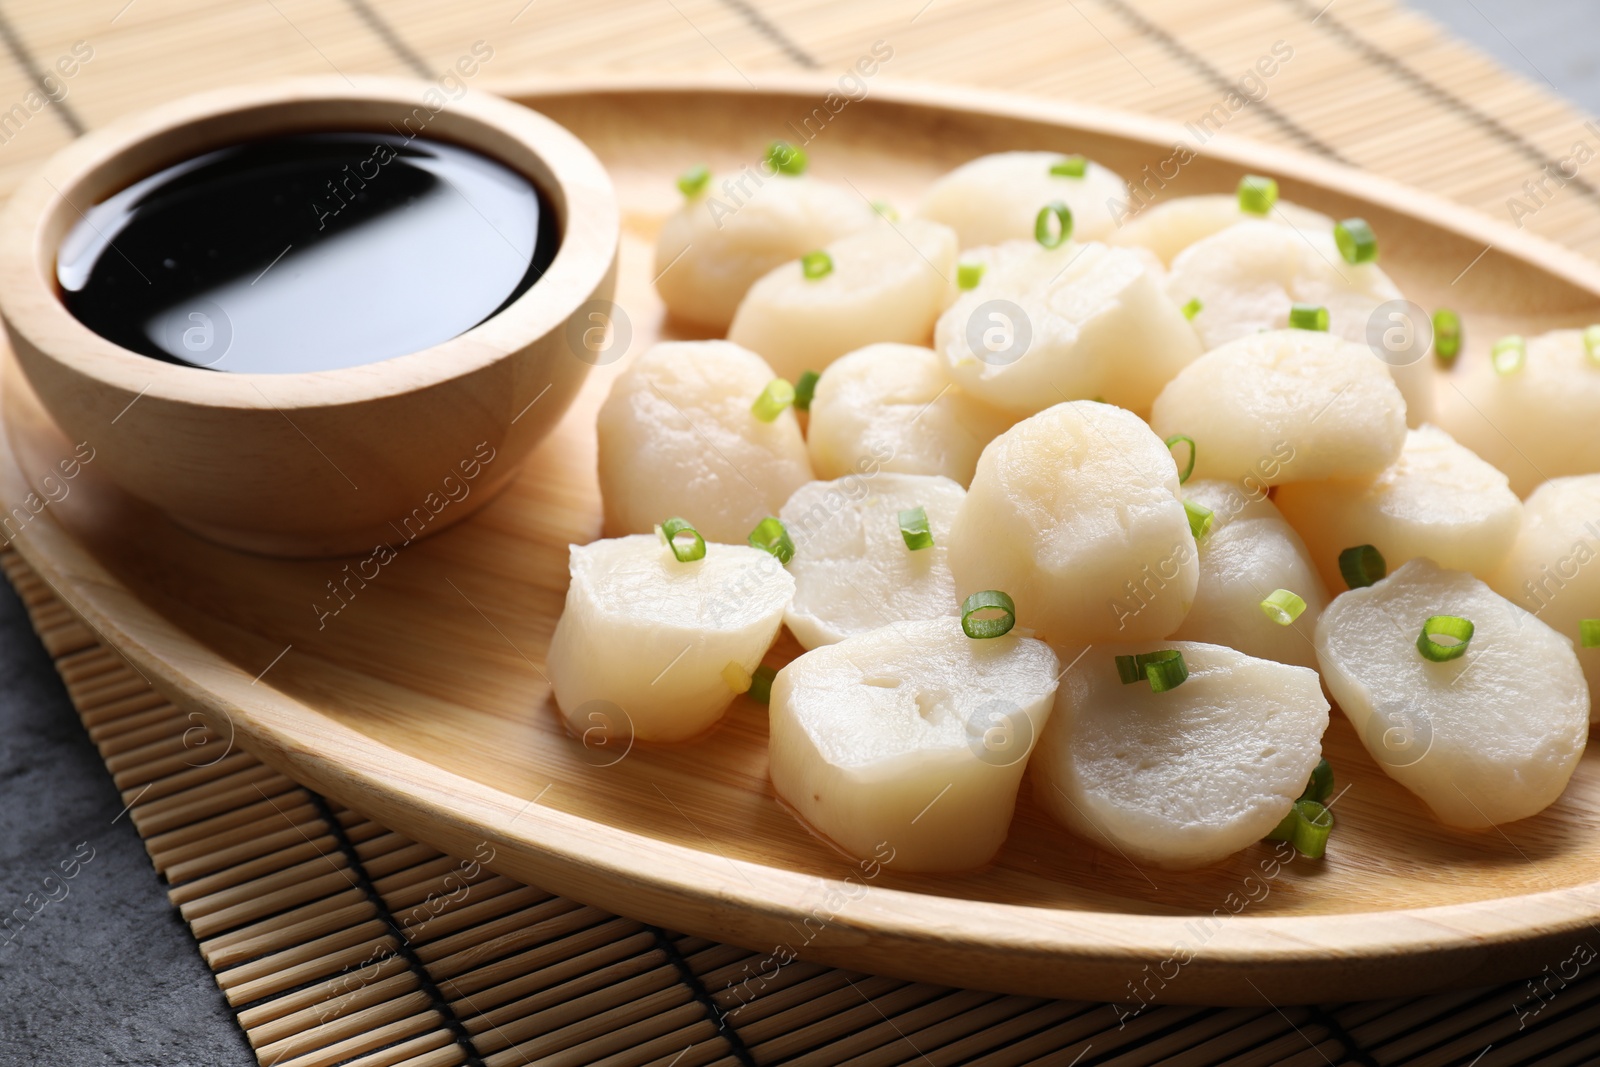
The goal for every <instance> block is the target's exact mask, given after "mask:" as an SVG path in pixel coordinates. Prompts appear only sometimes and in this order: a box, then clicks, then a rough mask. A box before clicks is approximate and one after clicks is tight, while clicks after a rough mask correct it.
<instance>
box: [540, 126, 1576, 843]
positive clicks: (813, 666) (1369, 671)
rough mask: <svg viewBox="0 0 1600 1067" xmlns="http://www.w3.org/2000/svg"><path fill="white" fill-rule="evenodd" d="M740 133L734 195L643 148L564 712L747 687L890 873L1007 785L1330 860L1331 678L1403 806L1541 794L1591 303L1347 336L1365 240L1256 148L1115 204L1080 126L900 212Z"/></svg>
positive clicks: (670, 725)
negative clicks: (1220, 181)
mask: <svg viewBox="0 0 1600 1067" xmlns="http://www.w3.org/2000/svg"><path fill="white" fill-rule="evenodd" d="M760 169H761V173H762V175H763V176H764V179H763V180H762V181H760V182H758V183H757V185H756V187H755V189H754V190H753V191H752V190H749V189H748V187H747V185H741V186H740V188H743V189H745V191H746V193H747V194H748V195H746V196H744V197H741V198H737V199H736V200H735V202H734V204H733V206H730V204H729V202H728V201H726V200H724V199H722V198H721V193H720V192H719V190H721V189H722V188H723V187H724V185H726V184H727V183H722V184H719V181H718V178H717V177H716V176H715V175H713V174H712V173H711V172H710V171H709V170H708V169H707V168H705V167H703V166H702V167H695V168H693V169H691V170H689V171H687V172H685V174H684V175H683V176H682V177H681V178H680V180H679V183H678V185H679V189H680V190H681V191H682V194H683V202H682V206H681V208H680V209H679V210H678V211H677V212H676V213H675V214H673V215H672V216H671V217H670V218H668V219H666V221H665V222H664V224H663V225H662V228H661V231H660V239H659V243H658V246H657V249H656V256H657V263H656V271H657V273H658V275H659V277H658V278H657V282H656V285H657V289H658V290H659V293H660V296H661V298H662V300H663V301H664V303H665V304H666V307H667V310H668V313H669V315H670V316H671V317H672V319H673V321H674V322H675V323H676V324H677V326H678V328H677V329H676V331H675V332H676V333H677V334H678V335H679V336H691V337H694V336H698V337H703V338H705V339H704V340H696V341H679V342H671V343H661V344H658V345H655V346H654V347H652V348H650V349H649V350H648V351H645V352H643V353H641V354H639V355H637V357H636V358H634V359H633V361H632V362H631V364H629V365H628V366H627V367H626V368H625V369H624V370H623V371H622V373H621V374H620V375H619V376H618V377H617V379H616V380H615V383H614V385H613V388H612V391H611V394H610V396H609V398H608V399H607V400H606V402H605V404H604V406H603V407H602V409H601V411H600V415H599V428H598V429H599V471H600V487H601V492H602V495H603V498H604V504H605V532H606V534H607V535H609V539H606V540H600V541H596V542H594V543H592V544H589V545H574V546H572V549H571V584H570V586H569V588H568V592H567V599H566V606H565V609H564V612H563V614H562V616H561V619H560V622H559V624H558V625H557V627H556V631H555V635H554V638H553V642H552V645H551V648H550V656H549V673H550V678H551V681H552V688H553V690H554V695H555V699H556V702H557V704H558V705H559V707H560V709H561V712H562V714H563V715H564V716H565V717H566V719H567V721H568V723H569V725H570V727H571V728H572V730H573V731H574V732H575V733H580V734H583V735H584V736H585V737H588V736H589V735H590V734H592V733H593V732H594V731H600V732H601V733H608V732H609V733H615V734H622V733H626V734H627V741H628V743H629V744H631V743H632V742H633V741H635V740H637V741H640V742H645V743H649V742H685V741H686V742H689V743H691V744H692V743H693V739H694V738H695V737H696V736H698V735H701V734H703V733H704V732H706V731H707V730H710V729H712V728H713V727H715V725H716V724H717V723H718V721H719V720H720V719H721V718H722V717H723V715H724V714H725V713H726V712H727V710H728V709H729V707H730V706H731V705H733V703H734V701H735V700H736V699H739V698H740V697H741V695H744V696H746V697H748V698H749V699H752V700H755V701H757V702H760V703H765V704H767V705H768V714H769V754H770V774H771V784H772V787H773V790H774V791H775V793H776V795H777V797H778V798H779V799H780V800H781V802H782V803H783V804H784V805H786V806H787V807H788V808H789V809H790V810H791V811H792V812H793V813H794V814H795V816H796V817H797V818H799V819H800V820H802V821H803V822H804V823H805V824H806V825H807V826H809V827H810V828H811V829H812V830H813V831H815V832H817V833H819V834H821V835H823V836H824V837H826V838H827V839H828V840H829V841H831V842H832V843H833V844H835V845H836V846H838V847H839V848H841V849H843V850H845V851H846V852H849V853H851V854H852V855H855V856H858V857H869V856H881V855H883V854H885V852H884V846H888V848H890V849H892V850H893V855H894V857H895V858H894V860H893V866H894V868H895V869H896V870H902V871H920V872H939V871H961V870H967V869H971V868H975V867H979V866H981V865H983V864H985V863H987V862H989V861H990V860H991V859H992V858H993V857H994V856H995V854H996V853H997V852H998V851H999V849H1000V848H1001V846H1002V844H1003V843H1004V841H1005V838H1006V834H1007V831H1008V828H1009V826H1010V823H1011V820H1012V815H1013V810H1014V808H1015V805H1016V802H1017V797H1018V794H1019V791H1020V790H1022V789H1023V788H1024V785H1025V784H1026V787H1027V788H1028V789H1029V790H1030V791H1031V793H1032V795H1033V797H1034V799H1035V801H1036V803H1037V806H1038V807H1039V808H1040V809H1042V810H1043V811H1044V812H1046V813H1048V814H1049V815H1050V816H1051V817H1052V818H1053V819H1054V820H1055V821H1056V822H1058V823H1059V824H1060V826H1061V827H1062V828H1063V830H1064V831H1065V832H1067V833H1070V834H1073V835H1076V836H1077V837H1079V838H1082V839H1083V840H1085V841H1087V842H1090V843H1092V844H1094V845H1096V846H1099V847H1102V848H1105V849H1107V850H1110V851H1113V852H1115V853H1117V854H1120V855H1121V856H1123V857H1126V858H1128V859H1130V860H1132V861H1134V862H1136V863H1139V864H1150V865H1154V866H1159V867H1164V868H1170V869H1188V868H1195V867H1200V866H1204V865H1207V864H1214V863H1218V862H1221V861H1223V860H1225V859H1226V858H1227V857H1229V856H1231V855H1232V854H1234V853H1236V852H1238V851H1240V850H1241V849H1245V848H1248V847H1250V846H1251V845H1253V844H1254V843H1255V842H1258V841H1261V840H1263V839H1275V840H1277V841H1284V842H1289V843H1290V844H1291V845H1292V846H1293V848H1295V849H1296V850H1298V852H1299V853H1301V854H1302V855H1304V856H1307V857H1312V858H1320V857H1323V856H1324V855H1327V856H1328V857H1330V858H1331V859H1337V857H1338V848H1337V842H1338V835H1337V834H1336V833H1333V834H1332V836H1331V837H1330V833H1331V832H1332V831H1334V829H1335V821H1336V820H1335V811H1334V806H1335V802H1336V799H1337V796H1338V793H1337V790H1336V788H1335V782H1334V776H1335V774H1334V772H1335V769H1334V768H1332V767H1330V766H1329V764H1328V762H1327V761H1326V760H1325V759H1324V758H1323V751H1322V749H1323V736H1324V733H1325V732H1326V730H1327V729H1328V726H1329V716H1330V711H1331V709H1332V708H1333V707H1335V706H1336V707H1337V708H1338V709H1339V712H1340V713H1341V714H1343V715H1344V716H1345V718H1346V719H1348V721H1349V723H1350V725H1351V726H1352V727H1353V728H1354V731H1355V734H1356V735H1357V736H1359V737H1360V739H1361V741H1362V742H1363V744H1364V745H1365V747H1366V749H1367V753H1368V756H1370V758H1371V759H1372V760H1373V761H1374V762H1375V763H1376V764H1377V766H1378V767H1379V768H1381V769H1382V770H1383V771H1384V772H1385V773H1386V774H1388V775H1389V776H1390V777H1391V778H1392V779H1393V780H1394V781H1395V782H1397V783H1398V784H1399V785H1401V786H1403V787H1404V788H1405V789H1406V790H1409V791H1410V792H1411V793H1412V794H1414V796H1415V797H1416V800H1417V810H1418V815H1419V817H1427V816H1423V815H1422V812H1423V811H1424V810H1425V811H1426V812H1428V813H1430V814H1431V817H1432V818H1435V819H1437V820H1438V821H1439V822H1441V823H1444V824H1445V825H1448V826H1451V827H1460V828H1473V829H1477V828H1485V827H1492V826H1496V825H1499V824H1502V823H1506V822H1510V821H1513V820H1517V819H1524V818H1528V817H1529V816H1532V815H1535V814H1537V813H1538V812H1540V811H1541V810H1543V809H1544V808H1546V807H1547V806H1549V805H1550V804H1551V803H1553V802H1554V801H1555V800H1556V799H1557V798H1558V797H1559V796H1560V795H1561V793H1562V791H1563V790H1564V789H1565V788H1566V786H1567V783H1568V780H1569V779H1570V778H1571V776H1572V774H1573V772H1574V770H1575V768H1576V766H1577V764H1578V761H1579V758H1580V757H1581V755H1582V753H1583V749H1584V744H1585V742H1586V740H1587V738H1588V731H1589V723H1590V720H1591V718H1593V717H1594V716H1595V710H1596V705H1595V702H1594V700H1593V698H1592V697H1591V690H1593V689H1594V688H1595V687H1596V686H1600V563H1597V562H1595V561H1596V557H1597V554H1600V473H1595V471H1596V470H1600V326H1591V327H1588V328H1581V327H1580V328H1573V329H1565V330H1556V331H1554V332H1551V333H1548V334H1545V335H1543V336H1538V337H1526V338H1524V337H1502V338H1483V339H1481V340H1480V339H1474V345H1473V346H1472V347H1471V349H1470V350H1469V349H1468V346H1466V345H1465V344H1464V341H1463V323H1462V319H1461V317H1460V316H1458V315H1457V314H1456V313H1455V312H1452V311H1450V310H1449V309H1444V308H1440V309H1437V310H1436V311H1435V312H1433V313H1432V314H1431V316H1430V315H1428V314H1427V313H1424V315H1423V320H1424V321H1423V322H1422V323H1421V324H1420V326H1421V328H1422V329H1424V330H1425V331H1426V332H1427V334H1428V336H1430V337H1431V338H1432V341H1431V347H1430V346H1429V345H1427V344H1422V345H1418V344H1416V343H1414V338H1410V340H1411V341H1412V342H1413V343H1412V344H1411V345H1410V348H1409V349H1407V348H1405V347H1404V346H1402V347H1401V348H1398V349H1397V348H1394V347H1392V346H1389V345H1388V342H1387V341H1385V342H1384V343H1383V344H1382V345H1380V344H1379V343H1378V342H1376V341H1374V340H1371V337H1372V336H1373V335H1374V323H1376V324H1377V326H1378V331H1377V332H1378V333H1380V334H1383V336H1385V337H1387V336H1388V334H1386V333H1383V328H1384V327H1387V326H1388V325H1389V324H1390V323H1389V320H1390V319H1392V318H1393V317H1394V316H1393V314H1392V309H1393V308H1394V307H1395V306H1403V305H1400V304H1398V303H1397V302H1400V301H1402V299H1403V298H1402V294H1401V291H1400V290H1399V289H1398V288H1397V287H1396V285H1395V283H1394V282H1393V281H1392V280H1391V279H1390V278H1389V276H1388V275H1387V274H1385V273H1384V270H1383V269H1382V267H1381V266H1380V257H1379V235H1378V234H1377V233H1376V232H1374V229H1373V227H1372V226H1371V225H1369V224H1368V223H1367V222H1366V221H1364V220H1363V219H1360V218H1347V219H1342V220H1336V219H1333V218H1329V217H1327V216H1324V215H1321V214H1319V213H1317V212H1315V211H1311V210H1309V209H1307V208H1303V207H1299V206H1296V205H1294V204H1291V203H1289V202H1287V201H1284V200H1280V199H1279V196H1278V186H1277V183H1276V182H1275V181H1273V180H1272V179H1270V178H1266V177H1262V176H1258V175H1245V176H1243V177H1242V178H1241V180H1240V182H1239V185H1238V188H1237V191H1236V194H1235V195H1232V196H1224V195H1206V196H1189V197H1178V198H1170V199H1167V200H1166V201H1164V202H1162V203H1160V204H1159V205H1157V206H1154V207H1151V208H1149V209H1147V210H1145V211H1143V212H1141V213H1140V214H1138V215H1137V216H1135V217H1134V218H1132V219H1130V220H1125V221H1123V220H1119V218H1118V213H1117V212H1115V211H1113V210H1112V209H1111V205H1114V204H1116V203H1118V202H1122V203H1126V202H1128V199H1129V190H1128V187H1127V184H1126V183H1125V182H1124V181H1123V179H1122V178H1120V177H1119V176H1118V175H1117V174H1115V173H1114V172H1113V171H1112V170H1110V169H1108V168H1106V167H1104V166H1102V165H1100V164H1098V163H1096V162H1094V161H1091V160H1088V159H1085V158H1083V157H1082V156H1077V155H1070V154H1060V153H1050V152H1004V153H999V154H995V155H989V156H984V157H982V158H980V159H976V160H973V161H971V162H969V163H966V164H964V165H962V166H960V167H957V168H956V169H955V170H954V171H951V172H950V173H949V174H947V175H945V176H944V177H943V178H941V179H939V180H938V181H936V182H935V183H934V184H933V185H932V187H931V188H929V189H928V190H927V191H926V193H925V195H924V197H923V199H922V202H921V204H920V205H919V207H918V208H917V209H916V211H915V212H914V213H912V214H910V215H909V216H908V217H905V218H901V217H899V216H898V215H897V214H896V213H895V212H894V211H893V210H892V209H890V208H888V207H887V206H886V205H882V204H873V203H870V202H868V201H867V200H866V199H865V198H864V197H863V196H862V194H861V193H860V192H859V191H858V190H857V189H856V188H855V186H854V185H853V184H851V183H847V182H841V183H838V184H834V183H830V182H827V181H823V180H821V179H818V178H816V177H813V176H812V175H811V174H809V173H808V172H807V170H808V168H807V160H806V158H805V155H804V153H803V152H801V151H800V150H799V149H796V148H794V147H793V146H790V145H787V144H783V143H781V142H779V143H775V144H773V145H772V146H770V148H769V149H768V153H767V156H766V158H765V160H764V161H763V163H762V166H761V168H760ZM741 181H742V178H741ZM1407 325H1408V326H1410V327H1412V328H1416V326H1417V324H1415V323H1407ZM1467 325H1469V326H1470V323H1468V324H1467ZM784 628H787V629H788V631H789V633H790V634H792V635H793V637H794V640H795V641H796V642H798V644H799V645H800V646H801V647H802V648H803V649H804V650H805V651H804V652H803V653H802V654H800V655H798V656H797V657H794V658H793V659H791V660H790V661H789V662H787V663H785V664H782V665H781V668H780V669H774V668H775V667H779V664H778V663H776V662H774V663H772V664H768V663H766V662H765V661H766V660H767V659H769V658H771V659H774V660H776V659H779V658H781V657H777V656H775V654H774V653H773V646H774V642H775V641H776V640H777V638H778V635H779V632H780V630H782V629H784ZM602 712H603V713H602ZM1330 840H1331V841H1332V842H1333V845H1332V846H1331V849H1330Z"/></svg>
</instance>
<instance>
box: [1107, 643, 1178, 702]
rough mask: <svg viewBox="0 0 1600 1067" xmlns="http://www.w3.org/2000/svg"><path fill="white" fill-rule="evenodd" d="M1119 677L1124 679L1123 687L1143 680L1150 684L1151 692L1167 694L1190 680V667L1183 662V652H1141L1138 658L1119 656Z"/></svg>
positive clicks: (1163, 650)
mask: <svg viewBox="0 0 1600 1067" xmlns="http://www.w3.org/2000/svg"><path fill="white" fill-rule="evenodd" d="M1117 677H1119V678H1121V679H1122V684H1123V685H1130V684H1132V683H1134V682H1137V681H1140V680H1141V679H1143V680H1145V681H1148V682H1149V683H1150V690H1151V692H1154V693H1165V692H1166V691H1167V690H1169V689H1176V688H1178V686H1180V685H1182V684H1183V683H1184V682H1185V681H1186V680H1188V677H1189V665H1188V664H1187V663H1185V662H1184V661H1183V653H1182V652H1179V651H1178V650H1177V649H1175V648H1164V649H1162V650H1161V651H1159V652H1141V653H1140V654H1139V655H1137V656H1118V657H1117Z"/></svg>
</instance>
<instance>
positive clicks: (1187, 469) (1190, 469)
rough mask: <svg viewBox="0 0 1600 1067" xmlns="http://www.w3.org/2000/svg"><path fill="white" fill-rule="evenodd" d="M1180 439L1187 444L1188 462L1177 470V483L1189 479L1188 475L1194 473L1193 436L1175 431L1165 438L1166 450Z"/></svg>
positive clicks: (1180, 483) (1169, 449)
mask: <svg viewBox="0 0 1600 1067" xmlns="http://www.w3.org/2000/svg"><path fill="white" fill-rule="evenodd" d="M1180 441H1181V442H1183V443H1184V444H1186V445H1188V446H1189V462H1188V463H1187V464H1186V465H1185V466H1184V468H1183V470H1181V471H1179V472H1178V484H1179V485H1182V484H1183V483H1184V482H1186V481H1188V480H1189V475H1191V474H1193V473H1194V438H1192V437H1190V436H1189V435H1188V434H1182V433H1175V434H1173V435H1172V436H1171V437H1169V438H1167V450H1168V451H1171V449H1172V446H1173V445H1175V444H1177V443H1179V442H1180Z"/></svg>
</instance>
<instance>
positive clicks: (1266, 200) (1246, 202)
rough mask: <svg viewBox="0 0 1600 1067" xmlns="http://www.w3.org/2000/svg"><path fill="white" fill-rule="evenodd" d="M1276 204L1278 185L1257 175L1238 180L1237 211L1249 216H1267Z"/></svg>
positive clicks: (1248, 175)
mask: <svg viewBox="0 0 1600 1067" xmlns="http://www.w3.org/2000/svg"><path fill="white" fill-rule="evenodd" d="M1277 202H1278V183H1277V182H1275V181H1273V180H1272V179H1271V178H1263V177H1261V175H1259V174H1246V175H1245V176H1244V177H1243V178H1240V179H1239V210H1240V211H1243V212H1245V213H1247V214H1250V215H1268V214H1271V213H1272V205H1274V204H1276V203H1277Z"/></svg>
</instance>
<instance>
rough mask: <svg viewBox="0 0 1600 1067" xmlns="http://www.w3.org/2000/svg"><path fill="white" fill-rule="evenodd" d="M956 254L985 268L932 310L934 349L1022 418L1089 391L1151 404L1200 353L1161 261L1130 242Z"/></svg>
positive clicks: (954, 372) (959, 375) (975, 391)
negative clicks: (940, 310) (1166, 287)
mask: <svg viewBox="0 0 1600 1067" xmlns="http://www.w3.org/2000/svg"><path fill="white" fill-rule="evenodd" d="M962 259H963V262H973V263H982V264H984V266H985V270H984V272H983V276H982V277H981V278H980V279H979V281H978V284H977V285H976V286H975V287H974V288H972V289H969V290H967V291H965V292H963V293H962V294H961V295H960V296H959V297H958V298H957V299H956V301H955V303H953V304H951V305H950V307H949V308H947V309H946V310H945V312H944V314H943V315H941V316H939V323H938V326H937V328H936V329H935V331H934V344H933V347H934V350H935V351H937V352H938V353H939V354H940V355H941V356H943V357H944V360H945V364H946V366H947V367H948V368H949V370H950V377H951V379H952V380H953V381H954V382H955V383H956V384H957V385H959V386H961V387H962V388H963V389H965V390H966V391H967V392H968V393H970V394H971V395H973V396H975V397H977V398H978V399H980V400H983V401H986V402H987V403H990V404H993V405H994V406H996V407H999V408H1003V409H1005V410H1007V411H1010V412H1012V413H1013V414H1015V415H1017V416H1019V417H1020V416H1024V415H1031V414H1034V413H1035V412H1038V411H1042V410H1044V409H1045V408H1047V407H1049V406H1050V405H1052V404H1057V403H1060V402H1061V401H1062V400H1086V399H1095V398H1098V399H1102V400H1105V401H1107V402H1108V403H1112V404H1117V405H1119V406H1121V407H1125V408H1127V409H1129V410H1130V411H1137V412H1144V411H1148V410H1149V409H1150V403H1151V401H1153V400H1154V399H1155V397H1156V394H1157V393H1159V392H1160V391H1161V387H1162V386H1164V385H1165V384H1166V383H1167V382H1168V381H1169V380H1170V379H1171V378H1172V377H1173V375H1175V374H1177V373H1178V372H1179V371H1180V370H1182V369H1183V368H1184V367H1185V366H1187V365H1188V364H1189V363H1191V362H1192V361H1193V360H1195V359H1196V358H1198V357H1199V355H1200V352H1201V348H1200V342H1199V341H1198V340H1197V339H1196V337H1195V333H1194V330H1193V329H1192V328H1191V327H1190V325H1189V321H1188V320H1187V319H1185V318H1184V317H1183V312H1182V311H1181V310H1179V308H1178V307H1177V305H1175V304H1173V303H1172V301H1171V300H1169V299H1168V298H1167V296H1166V294H1165V293H1163V292H1162V288H1161V278H1160V274H1159V268H1157V267H1154V266H1153V265H1152V264H1151V263H1150V262H1149V260H1148V259H1147V258H1146V257H1145V256H1144V255H1142V254H1141V253H1139V252H1136V251H1134V250H1133V249H1128V248H1111V247H1109V246H1107V245H1102V244H1092V243H1091V244H1082V245H1080V244H1075V243H1071V242H1068V243H1066V244H1063V245H1061V246H1059V247H1057V248H1053V249H1047V248H1044V247H1042V246H1040V245H1039V244H1038V243H1037V242H1036V241H1028V242H1015V243H1011V244H1006V245H1000V246H998V247H995V248H992V249H979V250H976V251H975V252H974V253H972V254H969V255H963V257H962Z"/></svg>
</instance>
